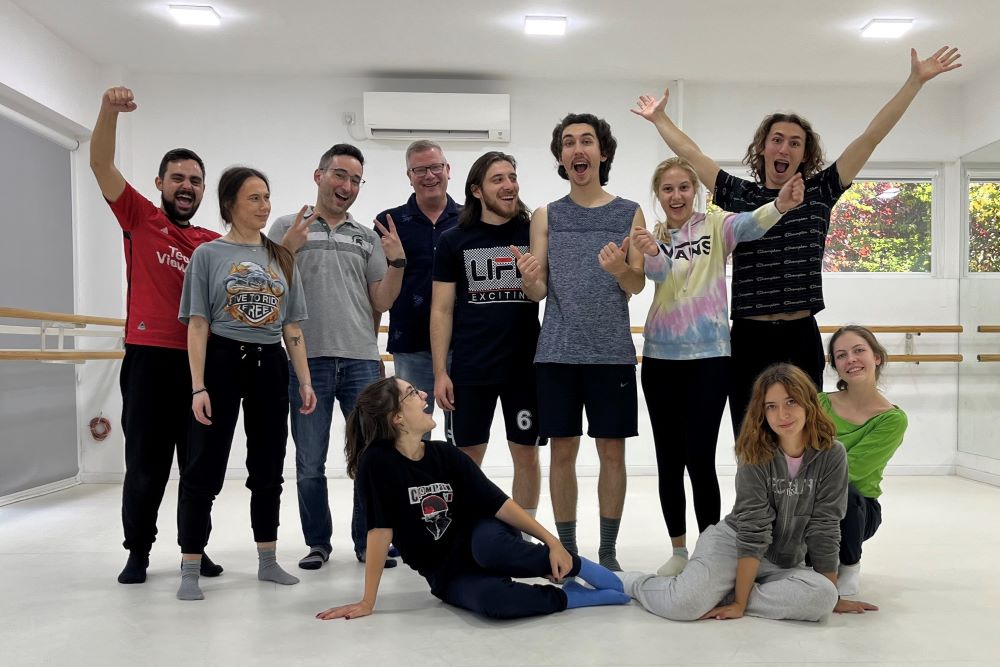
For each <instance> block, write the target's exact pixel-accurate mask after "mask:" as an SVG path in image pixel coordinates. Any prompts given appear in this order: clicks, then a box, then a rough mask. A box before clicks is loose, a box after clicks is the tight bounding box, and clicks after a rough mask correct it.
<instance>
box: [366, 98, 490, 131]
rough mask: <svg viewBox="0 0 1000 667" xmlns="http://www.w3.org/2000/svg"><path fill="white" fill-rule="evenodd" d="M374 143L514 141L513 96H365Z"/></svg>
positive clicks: (368, 122)
mask: <svg viewBox="0 0 1000 667" xmlns="http://www.w3.org/2000/svg"><path fill="white" fill-rule="evenodd" d="M364 120H365V133H366V134H367V135H368V136H369V137H371V138H372V139H395V140H403V141H415V140H417V139H433V140H437V141H490V142H508V141H510V95H482V94H472V93H365V94H364Z"/></svg>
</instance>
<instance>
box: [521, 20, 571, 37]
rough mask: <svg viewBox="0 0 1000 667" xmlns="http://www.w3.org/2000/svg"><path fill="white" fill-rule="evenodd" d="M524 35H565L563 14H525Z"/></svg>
mask: <svg viewBox="0 0 1000 667" xmlns="http://www.w3.org/2000/svg"><path fill="white" fill-rule="evenodd" d="M524 34H525V35H559V36H561V35H565V34H566V17H565V16H525V17H524Z"/></svg>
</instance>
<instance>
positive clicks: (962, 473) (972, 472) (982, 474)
mask: <svg viewBox="0 0 1000 667" xmlns="http://www.w3.org/2000/svg"><path fill="white" fill-rule="evenodd" d="M955 474H956V475H958V476H959V477H964V478H965V479H971V480H973V481H975V482H983V483H984V484H990V485H992V486H1000V475H994V474H993V473H991V472H986V471H985V470H976V469H975V468H966V467H965V466H958V467H957V468H956V469H955Z"/></svg>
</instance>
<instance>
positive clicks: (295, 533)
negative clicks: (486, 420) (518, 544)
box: [0, 477, 1000, 667]
mask: <svg viewBox="0 0 1000 667" xmlns="http://www.w3.org/2000/svg"><path fill="white" fill-rule="evenodd" d="M500 482H501V485H505V484H509V480H500ZM721 482H722V488H723V507H724V508H726V509H728V507H730V506H731V505H732V500H733V491H732V486H733V484H732V482H733V480H732V478H731V477H724V478H722V480H721ZM655 486H656V481H655V478H653V477H639V478H633V479H631V480H629V496H628V501H627V504H626V510H625V519H624V521H623V527H622V533H621V538H620V541H619V552H618V553H619V558H620V560H621V562H622V564H623V565H624V566H625V567H626V568H628V569H638V570H646V571H650V570H654V569H656V568H657V567H658V566H659V565H660V564H661V563H662V562H663V560H665V558H666V556H667V553H666V546H665V545H666V530H665V528H664V526H663V522H662V518H661V516H660V510H659V503H658V500H657V496H656V488H655ZM331 488H332V506H333V507H334V508H335V512H334V523H335V525H334V530H335V532H336V535H335V540H334V542H335V544H334V549H335V552H334V557H333V559H332V560H331V562H330V563H329V564H328V565H327V566H325V567H324V568H323V569H322V570H319V571H317V572H304V571H302V570H299V569H298V568H297V567H295V563H296V561H297V559H298V558H299V557H300V556H302V555H304V553H305V550H304V548H303V546H302V545H301V537H300V534H299V522H298V515H297V511H296V508H295V489H294V485H293V484H289V485H287V486H286V489H285V494H284V499H285V503H284V507H283V508H282V520H283V528H282V532H281V536H282V541H281V542H279V560H280V561H281V562H282V563H283V564H284V565H285V567H286V568H287V569H289V571H292V572H294V573H295V574H296V575H298V576H299V577H301V579H302V582H301V583H300V584H299V585H297V586H292V587H282V586H277V585H275V584H262V583H259V582H258V581H257V580H256V569H255V568H256V564H255V554H254V551H253V545H252V543H251V537H250V533H249V518H248V500H249V493H248V492H247V491H246V489H244V488H243V487H242V485H241V484H239V483H238V482H227V484H226V488H225V490H224V491H223V493H222V495H221V497H220V499H219V500H218V502H217V504H216V511H215V514H214V523H215V532H214V533H213V535H212V541H211V544H210V545H209V553H210V554H211V556H212V557H213V558H214V559H215V560H216V561H217V562H219V563H221V564H223V565H224V566H225V568H226V571H225V573H224V574H223V575H222V576H221V577H219V578H218V579H214V580H206V579H204V578H203V579H202V588H203V590H204V592H205V595H206V599H205V600H204V601H203V602H179V601H177V600H176V599H175V598H174V592H175V590H176V588H177V584H178V577H179V575H178V562H179V556H178V553H177V547H176V546H175V545H174V528H173V523H174V510H173V508H174V506H175V502H176V493H177V486H176V482H173V483H171V485H170V487H168V490H167V497H166V499H165V500H164V506H163V507H164V509H163V511H162V512H161V515H162V518H161V522H160V523H161V527H162V533H161V535H162V539H161V540H160V542H158V543H157V545H156V546H155V548H154V551H153V554H152V562H151V566H150V570H149V579H148V581H147V582H146V584H144V585H135V586H122V585H119V584H118V583H116V581H115V577H116V575H117V573H118V570H119V569H120V568H121V565H122V564H123V562H124V552H123V551H122V550H121V548H120V540H121V537H120V521H119V502H120V494H121V488H120V487H119V486H116V485H82V486H77V487H74V488H72V489H69V490H67V491H62V492H59V493H55V494H51V495H48V496H44V497H41V498H36V499H33V500H28V501H24V502H21V503H17V504H14V505H9V506H7V507H2V508H0V665H12V666H13V665H18V666H19V665H63V664H73V665H106V666H107V665H126V664H130V665H131V664H135V665H167V664H171V665H182V664H183V665H237V664H242V665H249V664H271V665H284V664H317V665H395V666H399V667H407V666H409V665H421V666H423V665H428V666H430V665H649V664H741V665H748V664H779V663H797V664H801V663H809V664H879V665H903V664H912V663H922V664H949V665H954V664H978V665H997V664H1000V575H998V569H1000V568H998V563H1000V531H998V530H997V528H998V527H1000V523H998V520H997V516H1000V489H997V488H995V487H991V486H987V485H984V484H979V483H976V482H972V481H968V480H964V479H960V478H957V477H889V478H887V479H886V481H885V485H884V489H885V496H884V497H883V498H884V501H885V502H884V503H883V508H884V516H885V524H884V525H883V527H882V529H881V530H880V531H879V533H878V534H877V535H876V536H875V538H873V540H872V541H870V542H869V543H868V544H867V545H866V549H865V557H864V561H863V562H864V570H863V575H862V593H863V595H861V596H860V597H861V598H862V599H865V600H867V601H870V602H874V603H876V604H878V605H880V606H881V611H879V612H876V613H870V614H866V615H864V616H835V617H832V618H830V620H828V621H827V622H824V623H819V624H811V623H793V622H777V621H765V620H760V619H753V618H744V619H740V620H736V621H702V622H697V623H672V622H669V621H665V620H662V619H660V618H657V617H655V616H653V615H651V614H648V613H646V612H645V611H643V610H642V609H641V608H639V607H638V606H635V605H634V604H633V605H631V606H629V607H611V608H597V609H582V610H573V611H568V612H566V613H562V614H554V615H552V616H548V617H545V618H536V619H528V620H522V621H513V622H492V621H488V620H484V619H481V618H478V617H475V616H473V615H471V614H468V613H466V612H463V611H460V610H456V609H453V608H451V607H447V606H445V605H444V604H442V603H440V602H438V601H437V600H436V599H435V598H433V597H432V596H431V595H430V593H429V592H428V590H427V587H426V585H425V583H424V581H423V579H421V578H420V577H419V576H418V575H417V574H416V573H415V572H413V571H412V570H409V569H408V568H407V567H405V566H401V567H398V568H396V569H395V570H388V571H386V573H385V575H384V576H383V579H382V588H381V594H380V596H379V602H378V607H377V610H376V613H375V615H374V616H372V617H368V618H364V619H356V620H353V621H327V622H321V621H317V620H314V619H313V615H314V614H315V613H316V612H317V611H319V610H321V609H325V608H326V607H329V606H332V605H335V604H341V603H346V602H353V601H355V600H356V599H358V598H359V597H360V595H361V585H362V566H361V565H359V564H358V563H357V562H356V561H355V560H354V555H353V553H352V550H351V547H350V539H349V535H348V533H349V500H350V493H349V492H350V487H349V482H348V481H346V480H331ZM580 492H581V498H582V499H583V500H582V502H581V513H580V516H581V522H580V524H581V525H580V545H581V548H582V549H583V551H584V554H585V555H587V554H589V555H590V556H591V557H593V556H594V555H595V554H596V546H597V518H596V514H597V510H596V497H595V493H596V480H594V479H592V478H588V479H582V480H581V484H580ZM547 505H548V499H547V498H545V497H544V496H543V499H542V507H543V509H542V511H541V512H540V517H539V518H540V519H541V520H542V521H543V522H544V523H547V524H549V525H550V522H551V511H550V510H548V508H547ZM693 524H694V520H693V517H691V519H689V525H693Z"/></svg>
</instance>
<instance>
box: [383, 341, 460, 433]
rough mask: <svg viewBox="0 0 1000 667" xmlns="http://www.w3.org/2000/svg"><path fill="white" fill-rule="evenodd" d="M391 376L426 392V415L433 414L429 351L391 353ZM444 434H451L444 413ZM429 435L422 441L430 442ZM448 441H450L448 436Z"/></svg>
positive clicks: (432, 379) (447, 413)
mask: <svg viewBox="0 0 1000 667" xmlns="http://www.w3.org/2000/svg"><path fill="white" fill-rule="evenodd" d="M392 365H393V368H394V369H395V372H394V373H393V375H395V376H396V377H398V378H401V379H403V380H406V381H407V382H409V383H410V384H412V385H413V386H414V387H416V388H417V389H419V390H420V391H426V392H427V395H428V396H429V397H430V400H429V401H427V414H429V415H432V414H434V405H435V401H434V361H433V359H432V358H431V353H430V352H429V351H425V352H393V354H392ZM448 368H451V352H448ZM444 428H445V433H450V432H451V413H450V412H446V413H444ZM430 438H431V434H430V433H429V432H428V433H424V440H430ZM448 440H449V441H450V440H451V437H450V436H449V438H448Z"/></svg>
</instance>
